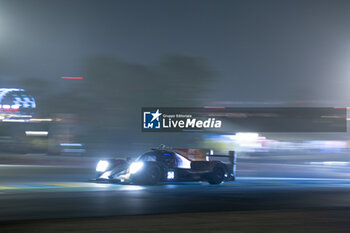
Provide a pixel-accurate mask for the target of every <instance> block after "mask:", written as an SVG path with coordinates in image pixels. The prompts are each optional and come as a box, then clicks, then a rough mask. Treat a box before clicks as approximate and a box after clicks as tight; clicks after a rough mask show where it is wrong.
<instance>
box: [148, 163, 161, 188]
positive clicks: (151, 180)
mask: <svg viewBox="0 0 350 233" xmlns="http://www.w3.org/2000/svg"><path fill="white" fill-rule="evenodd" d="M144 178H145V184H147V185H155V184H157V183H159V181H160V179H161V171H160V168H159V166H157V165H153V166H151V167H150V168H149V169H147V172H146V174H145V177H144Z"/></svg>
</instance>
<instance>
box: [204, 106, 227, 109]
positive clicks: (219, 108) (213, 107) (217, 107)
mask: <svg viewBox="0 0 350 233" xmlns="http://www.w3.org/2000/svg"><path fill="white" fill-rule="evenodd" d="M204 108H216V109H225V107H211V106H204Z"/></svg>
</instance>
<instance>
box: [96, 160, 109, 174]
mask: <svg viewBox="0 0 350 233" xmlns="http://www.w3.org/2000/svg"><path fill="white" fill-rule="evenodd" d="M108 166H109V162H108V161H106V160H100V161H99V162H98V163H97V166H96V171H97V172H104V171H106V170H107V168H108Z"/></svg>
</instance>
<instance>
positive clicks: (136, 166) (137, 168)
mask: <svg viewBox="0 0 350 233" xmlns="http://www.w3.org/2000/svg"><path fill="white" fill-rule="evenodd" d="M142 168H143V162H134V163H132V164H131V165H130V167H129V171H130V173H131V174H135V173H137V172H139V171H140V170H141V169H142Z"/></svg>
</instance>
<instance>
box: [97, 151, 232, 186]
mask: <svg viewBox="0 0 350 233" xmlns="http://www.w3.org/2000/svg"><path fill="white" fill-rule="evenodd" d="M214 158H220V159H221V160H219V159H216V160H213V159H214ZM225 159H226V160H227V161H226V162H225V161H222V160H225ZM235 170H236V155H235V152H233V151H230V152H229V155H214V154H210V153H209V152H208V153H206V154H205V156H202V159H201V160H199V158H198V156H197V157H195V158H194V157H193V156H191V155H190V154H188V153H186V152H185V151H184V150H183V149H169V148H164V147H160V148H155V149H152V150H151V151H149V152H146V153H144V154H142V155H141V156H139V157H137V158H136V160H134V161H129V160H121V159H118V160H116V159H112V160H100V161H99V162H98V164H97V166H96V181H107V182H112V183H126V184H145V185H154V184H158V183H168V182H185V181H207V182H208V183H209V184H220V183H222V182H224V181H228V180H235Z"/></svg>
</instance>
